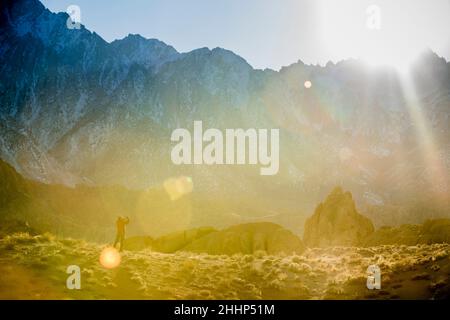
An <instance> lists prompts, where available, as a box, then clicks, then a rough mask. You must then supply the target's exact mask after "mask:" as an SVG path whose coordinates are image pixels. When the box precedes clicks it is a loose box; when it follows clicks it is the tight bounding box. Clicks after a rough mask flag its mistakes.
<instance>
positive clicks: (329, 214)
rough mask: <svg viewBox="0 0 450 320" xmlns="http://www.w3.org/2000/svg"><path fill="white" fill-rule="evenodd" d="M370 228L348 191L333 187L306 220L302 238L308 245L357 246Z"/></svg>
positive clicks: (370, 225) (370, 230) (371, 225)
mask: <svg viewBox="0 0 450 320" xmlns="http://www.w3.org/2000/svg"><path fill="white" fill-rule="evenodd" d="M373 232H374V227H373V224H372V222H371V221H370V220H369V219H368V218H366V217H364V216H362V215H361V214H359V213H358V211H357V210H356V207H355V202H354V201H353V198H352V194H351V193H350V192H344V191H343V190H342V188H340V187H337V188H335V189H334V190H333V191H332V192H331V194H330V195H329V196H328V197H327V198H326V200H325V201H324V202H323V203H321V204H319V206H318V207H317V208H316V210H315V212H314V214H313V215H312V216H311V217H310V218H309V219H308V220H306V223H305V233H304V237H303V240H304V243H305V244H306V245H307V246H309V247H326V246H358V245H361V244H362V243H363V241H364V239H365V238H366V237H367V236H369V235H370V234H372V233H373Z"/></svg>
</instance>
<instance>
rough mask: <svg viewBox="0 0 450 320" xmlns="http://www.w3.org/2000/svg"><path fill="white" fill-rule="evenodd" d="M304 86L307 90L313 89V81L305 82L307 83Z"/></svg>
mask: <svg viewBox="0 0 450 320" xmlns="http://www.w3.org/2000/svg"><path fill="white" fill-rule="evenodd" d="M304 86H305V88H306V89H309V88H311V87H312V83H311V81H309V80H306V81H305V83H304Z"/></svg>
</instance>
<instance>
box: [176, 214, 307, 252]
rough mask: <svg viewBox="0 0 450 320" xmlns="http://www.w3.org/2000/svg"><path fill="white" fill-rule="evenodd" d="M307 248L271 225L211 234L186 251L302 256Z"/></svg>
mask: <svg viewBox="0 0 450 320" xmlns="http://www.w3.org/2000/svg"><path fill="white" fill-rule="evenodd" d="M304 249H305V247H304V245H303V243H302V240H300V238H299V237H297V236H296V235H295V234H293V233H292V232H291V231H289V230H287V229H285V228H283V227H281V226H280V225H277V224H275V223H271V222H257V223H246V224H239V225H235V226H232V227H230V228H227V229H225V230H221V231H217V232H212V233H210V234H208V235H206V236H204V237H202V238H200V239H198V240H196V241H193V242H192V243H191V244H189V245H187V246H186V247H185V248H183V250H184V251H190V252H196V253H208V254H227V255H232V254H239V253H241V254H253V253H256V252H258V251H260V252H265V253H266V254H279V253H285V254H301V253H302V252H303V251H304Z"/></svg>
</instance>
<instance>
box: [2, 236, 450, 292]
mask: <svg viewBox="0 0 450 320" xmlns="http://www.w3.org/2000/svg"><path fill="white" fill-rule="evenodd" d="M103 248H104V245H98V244H93V243H88V242H84V241H81V240H72V239H56V238H54V237H53V236H52V235H49V234H45V235H37V236H32V235H29V234H27V233H17V234H14V235H9V236H6V237H4V238H3V239H0V298H1V299H443V298H449V297H450V245H449V244H433V245H419V246H403V245H400V246H397V245H389V246H377V247H368V248H357V247H333V248H326V249H319V248H313V249H307V250H306V251H305V252H304V254H302V255H283V254H280V255H265V254H264V253H263V252H257V253H256V254H253V255H242V254H237V255H232V256H226V255H207V254H193V253H188V252H178V253H175V254H163V253H155V252H151V251H149V250H143V251H138V252H124V253H123V254H122V262H121V264H120V266H119V267H117V268H115V269H112V270H108V269H105V268H103V267H102V266H101V265H100V263H99V255H100V252H101V250H102V249H103ZM372 264H376V265H378V266H379V267H380V268H381V274H382V275H381V290H368V289H367V288H366V279H367V274H366V270H367V267H368V266H369V265H372ZM68 265H78V266H80V268H81V289H80V290H69V289H67V288H66V279H67V277H68V276H69V275H68V274H67V273H66V268H67V266H68Z"/></svg>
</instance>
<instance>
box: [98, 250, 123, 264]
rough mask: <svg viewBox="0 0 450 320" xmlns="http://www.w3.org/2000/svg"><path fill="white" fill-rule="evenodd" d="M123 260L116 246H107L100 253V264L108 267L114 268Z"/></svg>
mask: <svg viewBox="0 0 450 320" xmlns="http://www.w3.org/2000/svg"><path fill="white" fill-rule="evenodd" d="M120 261H121V257H120V253H119V251H118V250H117V249H116V248H113V247H106V248H105V249H103V250H102V253H101V254H100V264H101V265H102V266H103V267H105V268H106V269H114V268H116V267H118V266H119V264H120Z"/></svg>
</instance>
